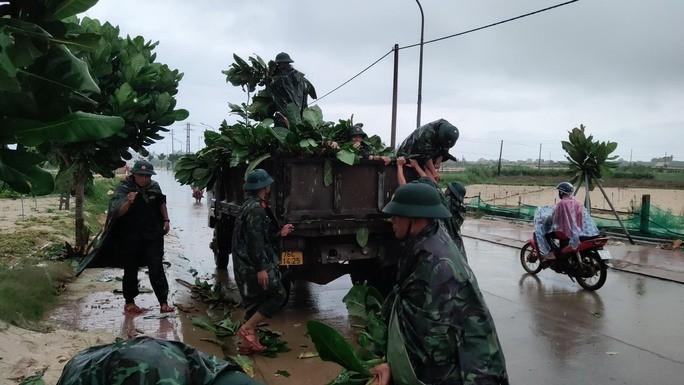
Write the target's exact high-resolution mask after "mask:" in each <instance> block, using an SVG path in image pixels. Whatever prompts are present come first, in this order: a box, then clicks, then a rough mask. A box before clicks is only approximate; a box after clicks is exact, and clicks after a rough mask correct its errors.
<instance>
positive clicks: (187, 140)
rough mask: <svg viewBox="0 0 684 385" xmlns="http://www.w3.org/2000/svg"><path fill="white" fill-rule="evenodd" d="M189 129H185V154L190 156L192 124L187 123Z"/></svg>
mask: <svg viewBox="0 0 684 385" xmlns="http://www.w3.org/2000/svg"><path fill="white" fill-rule="evenodd" d="M186 127H187V128H186V129H185V130H186V131H185V132H186V135H185V153H186V154H189V153H190V123H187V126H186Z"/></svg>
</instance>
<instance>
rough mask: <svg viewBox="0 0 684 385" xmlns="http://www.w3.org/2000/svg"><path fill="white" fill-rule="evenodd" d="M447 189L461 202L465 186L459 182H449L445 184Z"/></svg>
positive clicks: (464, 193)
mask: <svg viewBox="0 0 684 385" xmlns="http://www.w3.org/2000/svg"><path fill="white" fill-rule="evenodd" d="M447 190H448V191H449V192H450V193H451V195H453V196H454V198H456V199H457V200H458V201H459V202H463V199H465V195H466V188H465V186H464V185H463V184H462V183H460V182H451V183H449V184H448V185H447Z"/></svg>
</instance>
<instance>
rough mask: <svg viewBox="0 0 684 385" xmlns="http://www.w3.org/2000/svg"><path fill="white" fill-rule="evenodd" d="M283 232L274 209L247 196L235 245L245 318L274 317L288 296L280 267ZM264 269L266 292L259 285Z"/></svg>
mask: <svg viewBox="0 0 684 385" xmlns="http://www.w3.org/2000/svg"><path fill="white" fill-rule="evenodd" d="M269 214H270V215H269ZM279 230H280V229H279V228H278V224H277V223H276V221H275V217H274V216H273V215H272V213H271V212H270V208H268V207H267V208H263V207H262V206H261V199H260V198H259V197H257V196H256V195H254V194H249V193H247V195H246V200H245V202H244V203H243V205H242V207H241V208H240V215H239V216H238V217H237V218H236V220H235V229H234V230H233V242H232V244H233V249H232V253H233V269H234V272H235V280H236V281H237V284H238V288H239V289H240V294H241V296H242V302H243V306H244V307H245V308H246V309H247V311H246V314H245V319H249V318H250V317H251V316H252V315H253V314H254V312H256V311H258V312H259V313H261V314H263V315H264V316H266V317H268V318H271V317H273V315H274V314H275V313H276V312H278V310H280V308H281V307H282V306H283V304H284V302H285V299H286V297H287V294H286V292H285V288H284V287H283V284H282V282H281V276H280V269H279V268H278V264H279V262H280V258H279V257H278V239H279V237H278V232H279ZM262 270H266V272H268V285H269V286H268V288H267V289H266V290H264V289H263V288H262V287H261V286H260V285H259V283H258V282H257V272H259V271H262Z"/></svg>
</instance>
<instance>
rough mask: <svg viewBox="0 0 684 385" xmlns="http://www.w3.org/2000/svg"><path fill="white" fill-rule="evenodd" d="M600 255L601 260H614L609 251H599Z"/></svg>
mask: <svg viewBox="0 0 684 385" xmlns="http://www.w3.org/2000/svg"><path fill="white" fill-rule="evenodd" d="M598 253H599V256H600V257H601V259H612V257H611V256H610V251H608V250H605V249H603V250H599V251H598Z"/></svg>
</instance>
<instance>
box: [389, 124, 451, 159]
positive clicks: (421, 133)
mask: <svg viewBox="0 0 684 385" xmlns="http://www.w3.org/2000/svg"><path fill="white" fill-rule="evenodd" d="M444 123H447V124H448V122H447V121H446V120H444V119H439V120H435V121H434V122H431V123H428V124H425V125H422V126H420V127H418V128H416V129H415V131H413V132H412V133H411V135H409V136H408V137H407V138H406V139H404V141H403V142H402V143H401V145H400V146H399V149H398V150H397V156H403V157H405V158H413V159H418V160H419V161H425V160H428V159H435V158H437V157H438V156H440V155H441V156H442V160H447V159H454V158H453V156H451V155H450V154H449V149H448V148H447V149H443V148H442V146H441V144H440V142H439V136H438V135H437V129H438V128H439V126H440V125H441V124H444ZM454 160H455V159H454Z"/></svg>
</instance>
